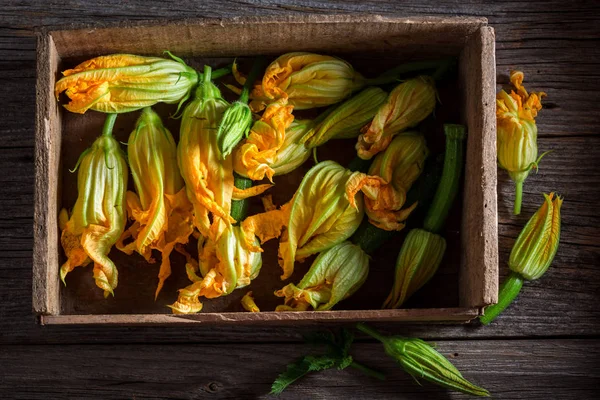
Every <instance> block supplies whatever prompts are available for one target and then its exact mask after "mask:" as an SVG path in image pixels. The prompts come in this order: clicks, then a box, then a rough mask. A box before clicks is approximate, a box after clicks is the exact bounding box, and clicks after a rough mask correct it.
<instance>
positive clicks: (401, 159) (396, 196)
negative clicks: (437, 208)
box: [364, 132, 429, 231]
mask: <svg viewBox="0 0 600 400" xmlns="http://www.w3.org/2000/svg"><path fill="white" fill-rule="evenodd" d="M428 154H429V150H428V149H427V144H426V142H425V138H424V137H423V135H420V134H419V133H418V132H403V133H402V134H400V135H398V136H396V137H395V138H394V140H392V143H390V145H389V147H388V148H387V149H386V150H385V151H384V152H383V153H380V154H378V155H377V157H376V158H375V161H373V164H371V167H370V169H369V175H374V176H380V177H381V178H383V180H384V181H386V182H388V183H387V184H386V185H384V186H380V187H378V188H375V190H372V191H370V190H365V191H364V193H365V210H366V212H367V216H368V217H369V222H371V223H372V224H373V225H375V226H376V227H378V228H380V229H384V230H387V231H392V230H396V231H399V230H402V229H403V228H404V225H405V224H404V221H405V220H406V219H407V218H408V216H409V215H410V213H411V212H412V211H413V210H414V208H415V207H416V206H417V203H414V204H412V205H411V206H409V207H408V208H405V209H402V207H404V203H405V202H406V194H407V193H408V191H409V189H410V187H411V186H412V184H413V183H414V182H415V181H416V180H417V178H418V177H419V176H420V175H421V171H423V166H424V164H425V159H426V158H427V156H428Z"/></svg>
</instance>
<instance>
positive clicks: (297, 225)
mask: <svg viewBox="0 0 600 400" xmlns="http://www.w3.org/2000/svg"><path fill="white" fill-rule="evenodd" d="M383 184H385V182H384V181H383V180H382V179H381V178H378V177H370V176H368V175H366V174H363V173H360V172H351V171H350V170H347V169H346V168H344V167H342V166H341V165H339V164H337V163H335V162H333V161H323V162H320V163H319V164H317V165H315V166H314V167H313V168H311V169H310V170H309V171H308V172H307V174H306V175H305V176H304V179H302V182H301V183H300V187H298V190H297V191H296V193H295V194H294V197H293V199H292V200H291V203H290V205H289V206H286V211H287V210H289V211H288V212H289V216H287V222H286V227H287V229H286V230H285V231H284V233H283V235H282V238H281V241H280V243H279V263H280V265H281V267H282V269H283V275H282V276H281V279H282V280H285V279H287V278H289V277H290V275H291V274H292V272H293V271H294V262H295V261H302V260H304V259H305V258H306V257H309V256H311V255H313V254H316V253H319V252H321V251H324V250H327V249H329V248H331V247H333V246H335V245H336V244H338V243H341V242H343V241H344V240H346V239H348V238H349V237H350V236H351V235H352V234H353V233H354V231H356V229H357V228H358V226H359V225H360V222H361V221H362V218H363V214H364V207H363V198H362V194H359V193H358V192H359V191H360V190H365V189H364V187H365V186H369V187H371V186H379V185H383ZM288 207H289V208H288Z"/></svg>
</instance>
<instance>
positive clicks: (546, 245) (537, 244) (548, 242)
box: [508, 193, 563, 281]
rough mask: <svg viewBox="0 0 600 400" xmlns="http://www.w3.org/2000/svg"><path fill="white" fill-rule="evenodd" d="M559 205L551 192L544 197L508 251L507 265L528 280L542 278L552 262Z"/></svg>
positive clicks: (557, 198)
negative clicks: (542, 202)
mask: <svg viewBox="0 0 600 400" xmlns="http://www.w3.org/2000/svg"><path fill="white" fill-rule="evenodd" d="M562 202H563V199H562V198H560V197H559V196H555V195H554V193H550V194H544V204H542V206H541V207H540V208H539V209H538V210H537V211H536V213H535V214H533V216H532V217H531V218H530V219H529V222H527V225H525V228H523V230H522V231H521V233H520V234H519V237H518V238H517V241H516V242H515V244H514V246H513V248H512V251H511V252H510V258H509V259H508V266H509V267H510V269H511V270H512V271H514V272H517V273H519V274H520V275H521V276H523V277H524V278H525V279H527V280H529V281H532V280H535V279H539V278H540V277H541V276H542V275H544V273H545V272H546V271H547V270H548V267H550V264H552V260H554V256H555V255H556V251H557V250H558V243H559V241H560V207H561V206H562Z"/></svg>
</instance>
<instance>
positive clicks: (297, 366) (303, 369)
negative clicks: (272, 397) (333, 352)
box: [271, 356, 339, 394]
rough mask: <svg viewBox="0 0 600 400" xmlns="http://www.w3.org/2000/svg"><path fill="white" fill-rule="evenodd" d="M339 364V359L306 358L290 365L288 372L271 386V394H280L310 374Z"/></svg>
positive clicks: (323, 357) (328, 357) (326, 357)
mask: <svg viewBox="0 0 600 400" xmlns="http://www.w3.org/2000/svg"><path fill="white" fill-rule="evenodd" d="M338 362H339V360H338V359H336V358H335V357H331V356H304V357H302V358H300V359H298V360H296V361H295V362H293V363H291V364H288V366H287V369H286V371H285V372H283V373H282V374H281V375H279V376H278V377H277V379H275V382H273V384H272V385H271V394H280V393H281V392H283V391H284V390H285V388H287V387H288V386H289V385H290V384H292V383H294V382H295V381H297V380H298V379H300V378H302V377H303V376H304V375H306V374H308V373H309V372H312V371H323V370H325V369H329V368H333V367H335V366H336V365H337V363H338Z"/></svg>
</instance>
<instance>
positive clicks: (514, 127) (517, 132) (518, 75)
mask: <svg viewBox="0 0 600 400" xmlns="http://www.w3.org/2000/svg"><path fill="white" fill-rule="evenodd" d="M523 78H524V74H523V73H522V72H520V71H511V73H510V81H511V83H512V84H513V86H514V87H515V88H516V89H517V93H515V92H514V91H511V92H510V94H508V93H506V92H505V91H504V90H501V91H500V92H499V93H498V94H497V96H496V119H497V128H498V129H497V135H498V137H497V150H498V164H499V165H500V167H501V168H504V169H505V170H506V171H508V174H509V175H510V178H511V179H512V180H513V181H514V182H515V190H516V193H515V206H514V213H515V214H519V213H520V212H521V198H522V195H523V182H524V181H525V179H526V178H527V175H529V171H531V169H532V168H537V164H538V162H539V159H538V148H537V125H536V124H535V117H536V116H537V113H538V111H539V110H541V109H542V102H541V99H542V97H543V96H545V95H546V93H543V92H540V93H533V92H532V93H531V94H529V93H527V91H526V90H525V88H524V87H523V86H522V83H523ZM542 156H543V155H542ZM540 158H541V157H540Z"/></svg>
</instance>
